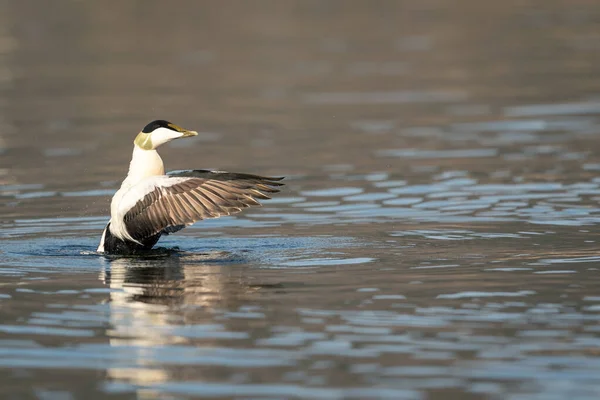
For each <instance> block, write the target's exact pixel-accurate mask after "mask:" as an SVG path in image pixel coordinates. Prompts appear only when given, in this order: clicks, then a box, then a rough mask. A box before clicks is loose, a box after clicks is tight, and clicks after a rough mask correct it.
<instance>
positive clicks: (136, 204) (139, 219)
mask: <svg viewBox="0 0 600 400" xmlns="http://www.w3.org/2000/svg"><path fill="white" fill-rule="evenodd" d="M281 179H283V178H272V177H262V176H258V175H250V174H239V173H229V172H214V171H206V170H193V171H178V172H173V173H170V174H168V175H161V176H153V177H149V178H146V179H144V180H143V181H141V182H140V183H138V184H137V185H135V186H133V187H132V188H131V189H129V191H128V192H127V193H126V194H125V195H124V196H123V199H122V200H121V202H120V203H119V213H120V215H122V216H123V217H122V218H123V222H124V225H125V229H126V230H127V233H128V234H129V235H130V236H131V238H132V239H134V240H137V241H142V240H144V239H145V238H148V237H151V236H154V235H156V234H158V233H160V232H163V233H173V232H176V231H178V230H180V229H183V228H184V227H185V226H187V225H190V224H193V223H194V222H196V221H200V220H202V219H206V218H217V217H220V216H223V215H230V214H234V213H237V212H240V211H241V210H243V209H244V208H247V207H252V206H260V203H259V202H258V200H259V199H260V200H266V199H270V197H269V195H270V194H273V193H277V192H279V189H278V187H280V186H282V185H283V184H282V183H280V182H278V181H279V180H281Z"/></svg>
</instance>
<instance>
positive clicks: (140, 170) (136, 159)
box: [110, 146, 165, 241]
mask: <svg viewBox="0 0 600 400" xmlns="http://www.w3.org/2000/svg"><path fill="white" fill-rule="evenodd" d="M164 174H165V167H164V164H163V161H162V159H161V158H160V156H159V155H158V153H157V152H156V150H143V149H141V148H139V147H138V146H134V148H133V154H132V157H131V163H130V164H129V172H128V173H127V177H126V178H125V180H124V181H123V183H122V184H121V188H120V189H119V190H118V191H117V193H115V195H114V196H113V198H112V201H111V203H110V222H111V224H110V232H111V233H112V234H113V235H114V236H116V237H118V238H119V239H127V240H132V241H135V240H133V239H132V238H131V236H130V235H129V233H128V232H127V230H126V228H125V225H124V224H123V216H124V215H125V214H124V212H123V205H122V204H121V200H122V199H123V196H124V195H125V193H128V192H130V191H133V193H136V195H139V199H140V200H141V199H142V198H143V197H144V196H145V195H146V194H147V193H148V188H147V187H143V188H142V187H139V188H138V187H137V185H138V184H139V183H140V182H141V181H142V180H144V179H145V178H148V177H151V176H158V175H164ZM138 189H139V190H138ZM138 192H139V193H138ZM133 193H130V195H131V194H133ZM130 195H129V196H128V198H131V196H130Z"/></svg>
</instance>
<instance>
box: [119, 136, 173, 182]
mask: <svg viewBox="0 0 600 400" xmlns="http://www.w3.org/2000/svg"><path fill="white" fill-rule="evenodd" d="M164 174H165V167H164V165H163V161H162V159H161V158H160V156H159V155H158V153H157V152H156V150H143V149H141V148H140V147H138V146H137V145H134V146H133V154H132V156H131V162H130V163H129V172H128V173H127V177H126V178H125V180H124V181H123V183H122V184H121V188H123V187H131V186H133V185H135V184H136V183H138V182H139V181H141V180H142V179H144V178H147V177H149V176H155V175H164Z"/></svg>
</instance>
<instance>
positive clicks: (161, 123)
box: [142, 119, 171, 133]
mask: <svg viewBox="0 0 600 400" xmlns="http://www.w3.org/2000/svg"><path fill="white" fill-rule="evenodd" d="M169 124H170V122H169V121H165V120H164V119H157V120H156V121H152V122H150V123H149V124H148V125H146V126H145V127H144V129H142V132H144V133H150V132H153V131H155V130H156V129H158V128H168V129H171V128H169Z"/></svg>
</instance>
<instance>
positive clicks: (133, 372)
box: [100, 251, 261, 385]
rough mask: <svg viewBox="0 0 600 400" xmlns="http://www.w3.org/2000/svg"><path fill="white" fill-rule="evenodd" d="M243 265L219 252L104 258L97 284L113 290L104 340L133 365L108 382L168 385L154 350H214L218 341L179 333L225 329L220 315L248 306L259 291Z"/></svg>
mask: <svg viewBox="0 0 600 400" xmlns="http://www.w3.org/2000/svg"><path fill="white" fill-rule="evenodd" d="M243 262H244V260H242V259H240V258H239V257H235V256H233V255H231V254H230V253H227V252H221V251H219V252H211V253H205V254H185V253H177V252H174V253H170V254H169V253H163V254H160V253H157V254H156V255H155V256H152V257H145V258H140V257H135V258H127V257H120V258H113V259H109V258H105V259H104V266H103V269H102V271H101V273H100V279H101V280H102V281H103V282H104V283H105V284H106V285H107V286H108V287H110V289H111V292H110V298H109V310H110V311H109V312H110V322H111V328H110V329H109V330H107V332H106V335H107V336H108V337H109V344H110V345H111V346H113V347H122V348H127V351H128V353H131V356H132V359H131V360H130V361H131V364H132V365H135V368H131V367H123V366H121V365H119V366H115V367H114V368H109V369H108V375H109V377H110V378H112V379H116V380H125V381H128V382H132V383H135V384H138V385H145V384H150V383H154V384H156V383H160V382H166V381H168V380H169V376H170V373H169V371H168V369H158V368H156V360H155V359H154V358H155V357H156V356H155V352H156V349H157V348H161V347H162V348H164V347H165V346H173V345H178V346H181V345H193V346H196V345H198V341H200V342H201V343H200V344H201V346H209V347H212V346H217V341H218V338H217V337H214V338H212V337H210V334H209V335H208V337H203V336H202V335H200V336H201V337H197V336H195V335H191V336H189V335H186V334H182V328H190V327H191V328H192V329H196V328H199V329H200V332H201V333H202V332H205V331H203V330H202V329H204V328H203V327H209V328H210V329H217V330H219V331H220V330H221V329H225V327H223V326H222V325H221V324H222V322H221V321H219V319H218V317H219V316H220V315H221V314H222V312H223V311H226V310H237V309H239V308H240V306H243V305H245V304H248V303H247V300H248V295H251V294H252V293H253V292H255V291H256V290H259V289H260V287H261V286H260V285H251V284H250V283H249V278H248V276H247V275H246V271H248V269H247V268H245V267H243V266H242V265H241V264H242V263H243ZM217 333H220V332H217Z"/></svg>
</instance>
